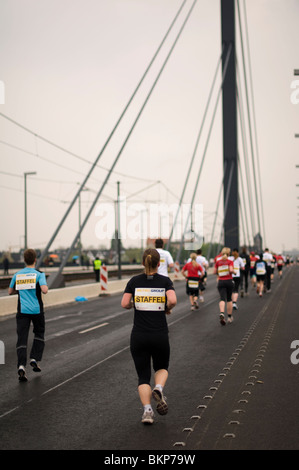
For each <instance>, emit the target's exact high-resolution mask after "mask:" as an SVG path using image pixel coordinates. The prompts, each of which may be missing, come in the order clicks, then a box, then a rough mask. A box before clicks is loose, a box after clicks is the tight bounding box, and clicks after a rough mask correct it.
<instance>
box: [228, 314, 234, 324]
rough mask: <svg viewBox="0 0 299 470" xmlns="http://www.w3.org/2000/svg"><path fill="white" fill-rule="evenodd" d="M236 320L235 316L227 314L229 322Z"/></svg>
mask: <svg viewBox="0 0 299 470" xmlns="http://www.w3.org/2000/svg"><path fill="white" fill-rule="evenodd" d="M233 321H234V317H233V316H232V315H227V323H232V322H233Z"/></svg>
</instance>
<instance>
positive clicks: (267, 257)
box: [262, 248, 273, 292]
mask: <svg viewBox="0 0 299 470" xmlns="http://www.w3.org/2000/svg"><path fill="white" fill-rule="evenodd" d="M262 259H263V260H264V261H266V265H267V272H266V290H267V292H271V263H272V261H273V256H272V254H271V253H270V252H269V248H265V251H264V253H263V258H262Z"/></svg>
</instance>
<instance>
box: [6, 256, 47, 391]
mask: <svg viewBox="0 0 299 470" xmlns="http://www.w3.org/2000/svg"><path fill="white" fill-rule="evenodd" d="M24 261H25V264H26V267H25V268H24V269H21V270H20V271H18V272H17V273H15V275H14V276H13V278H12V280H11V282H10V285H9V289H8V294H9V295H12V294H16V293H17V294H18V309H17V317H16V319H17V336H18V340H17V357H18V365H17V367H18V375H19V380H20V381H22V382H25V381H27V377H26V371H25V367H26V363H27V340H28V334H29V329H30V323H31V321H32V323H33V333H34V339H33V344H32V348H31V353H30V365H31V367H32V368H33V371H34V372H40V371H41V368H40V365H39V362H40V361H41V359H42V355H43V351H44V347H45V341H44V336H45V317H44V306H43V301H42V293H43V294H46V293H47V292H48V286H47V282H46V276H45V274H44V273H42V272H40V271H37V270H36V269H35V263H36V252H35V251H34V250H32V249H28V250H25V252H24Z"/></svg>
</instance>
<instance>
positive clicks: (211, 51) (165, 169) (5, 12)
mask: <svg viewBox="0 0 299 470" xmlns="http://www.w3.org/2000/svg"><path fill="white" fill-rule="evenodd" d="M181 3H182V0H163V1H161V0H151V1H148V0H87V1H82V0H63V1H58V0H43V1H42V2H41V1H38V0H27V1H26V2H23V1H22V0H1V3H0V10H1V14H0V57H1V62H0V63H1V66H0V80H1V81H2V82H3V83H4V85H5V104H1V105H0V112H1V113H3V114H5V115H6V116H9V117H10V118H12V119H13V120H15V121H16V122H18V123H20V124H22V125H23V126H25V127H27V128H29V129H31V130H32V131H33V132H34V133H36V134H38V135H41V136H43V137H45V138H47V139H49V140H51V141H53V142H55V143H56V144H57V145H59V146H61V147H64V148H65V149H68V150H69V151H71V152H74V153H75V154H76V155H78V156H81V157H82V158H84V159H86V160H88V161H89V162H93V161H94V160H95V158H96V156H97V155H98V153H99V151H100V149H101V148H102V146H103V144H104V142H105V141H106V139H107V137H108V135H109V133H110V132H111V130H112V128H113V126H114V124H115V123H116V120H117V119H118V117H119V115H120V113H121V112H122V110H123V108H124V106H125V104H126V103H127V101H128V99H129V97H130V96H131V94H132V92H133V90H134V89H135V87H136V85H137V83H138V81H139V79H140V78H141V76H142V74H143V72H144V70H145V68H146V67H147V65H148V63H149V61H150V59H151V58H152V56H153V54H154V52H155V50H156V49H157V47H158V45H159V43H160V41H161V39H162V37H163V36H164V34H165V32H166V30H167V28H168V27H169V25H170V23H171V21H172V19H173V18H174V16H175V14H176V12H177V11H178V8H179V6H180V5H181ZM191 4H192V1H191V0H190V1H188V2H187V3H186V6H185V8H184V10H183V14H182V16H181V18H180V20H179V21H178V25H177V26H176V28H175V29H174V31H173V33H172V35H171V36H170V38H169V40H168V42H167V43H166V44H165V47H164V48H163V50H162V51H161V56H160V57H159V60H158V61H157V64H155V66H154V67H153V69H152V70H151V72H150V74H149V76H148V78H147V79H146V81H145V83H144V85H143V86H142V88H141V89H140V92H139V93H138V96H137V97H136V100H135V101H134V103H133V104H132V106H131V107H130V111H129V112H128V114H127V115H126V118H125V119H124V121H123V122H122V124H121V126H120V128H119V130H118V132H117V134H116V135H115V136H114V138H113V140H112V141H111V144H110V145H109V147H108V148H107V151H106V152H105V153H104V155H103V157H102V158H101V160H100V162H99V164H100V165H101V166H103V167H104V168H109V167H110V165H111V163H112V161H113V160H114V158H115V156H116V155H117V153H118V152H119V150H120V148H121V146H122V144H123V141H124V139H125V137H126V136H127V133H128V131H129V129H130V127H131V125H132V123H133V121H134V119H135V117H136V115H137V113H138V111H139V109H140V106H141V104H142V103H143V101H144V99H145V97H146V95H147V93H148V91H149V89H150V87H151V85H152V83H153V80H154V79H155V77H156V75H157V73H158V70H159V67H160V66H161V64H162V61H163V60H164V58H165V57H166V54H167V53H168V51H169V48H170V45H171V44H172V42H173V40H174V38H175V36H176V34H177V31H178V28H179V27H180V25H181V24H182V21H183V18H185V16H186V14H187V11H188V10H189V8H190V6H191ZM240 8H241V15H242V21H243V19H244V16H243V15H244V7H243V0H240ZM246 9H247V18H248V28H249V40H250V51H251V64H252V78H253V85H254V99H255V111H256V122H257V135H258V148H259V163H260V170H261V185H262V193H263V203H264V215H265V230H266V243H267V245H268V246H269V248H270V249H272V250H274V251H280V250H282V249H283V248H285V249H291V248H294V247H297V246H298V236H297V218H298V217H297V213H298V209H297V205H298V206H299V204H298V201H297V197H299V188H296V184H297V183H299V169H297V170H296V168H295V166H296V164H298V163H299V159H298V154H299V139H295V138H294V134H295V133H298V132H299V104H293V103H292V102H291V99H290V97H291V93H292V91H293V90H292V88H291V84H292V82H293V81H294V80H296V77H294V75H293V69H294V68H299V63H298V44H299V32H298V31H299V30H298V21H299V2H298V1H297V0H247V2H246ZM236 14H237V10H236ZM220 27H221V25H220V0H212V1H211V0H198V2H197V4H196V7H195V9H194V11H193V13H192V15H191V17H190V19H189V21H188V23H187V25H186V28H185V30H184V32H183V33H182V36H181V38H180V40H179V42H178V43H177V46H176V48H175V50H174V52H173V55H172V56H171V58H170V60H169V62H168V64H167V67H166V69H165V70H164V72H163V74H162V76H161V79H160V80H159V82H158V84H157V86H156V88H155V90H154V92H153V94H152V96H151V99H150V101H149V102H148V104H147V106H146V108H145V110H144V112H143V114H142V116H141V118H140V121H139V122H138V124H137V125H136V128H135V130H134V132H133V134H132V136H131V138H130V139H129V141H128V143H127V145H126V147H125V149H124V151H123V153H122V155H121V157H120V160H119V163H118V164H117V166H116V171H117V172H118V174H113V175H112V176H111V179H110V181H109V183H108V185H107V187H106V188H105V190H104V196H103V197H102V198H101V199H100V201H105V202H107V201H109V200H112V199H115V197H116V182H117V181H118V180H119V181H120V183H121V185H120V188H121V194H122V195H123V196H126V197H127V198H128V199H127V200H128V201H130V199H129V196H130V195H132V194H134V193H135V192H138V191H140V190H141V189H144V188H146V187H147V186H149V185H150V184H151V183H152V182H155V181H158V180H159V181H161V184H157V185H155V186H153V187H152V188H151V189H148V190H145V191H144V192H141V193H140V194H139V195H138V196H136V197H135V198H131V200H132V201H133V200H134V201H136V200H139V201H141V202H144V201H145V200H148V201H149V200H150V201H153V200H155V201H164V202H167V203H169V204H170V203H173V202H176V201H177V198H178V197H179V196H180V194H181V191H182V188H183V184H184V180H185V177H186V174H187V168H188V165H189V162H190V160H191V156H192V153H193V150H194V145H195V141H196V137H197V134H198V131H199V128H200V125H201V121H202V116H203V112H204V107H205V105H206V101H207V97H208V93H209V88H210V84H211V80H212V77H213V74H214V71H215V68H216V63H217V61H218V59H219V55H220V50H221V40H220ZM236 30H237V44H238V46H237V51H238V63H239V68H240V72H241V85H242V92H243V99H244V106H245V93H244V82H243V78H242V77H243V72H242V56H241V53H240V41H239V28H238V23H237V24H236ZM243 34H244V35H245V29H244V21H243ZM246 59H247V56H246ZM247 66H248V63H247ZM247 70H248V71H249V69H247ZM248 79H249V77H248ZM219 83H220V77H218V81H217V84H218V86H219ZM214 96H215V95H214ZM214 101H215V98H214ZM214 101H212V106H213V103H214ZM211 110H212V107H211ZM221 118H222V115H221V102H220V106H219V107H218V110H217V115H216V120H215V124H214V127H213V131H212V134H211V139H210V143H209V147H208V151H207V154H206V159H205V163H204V167H203V172H202V175H201V178H200V185H199V189H198V192H197V197H196V201H197V202H198V203H201V204H203V209H204V235H205V236H206V239H207V241H208V240H209V234H210V233H211V228H212V224H213V220H214V214H213V213H214V212H215V208H216V201H217V196H218V191H219V188H220V182H221V179H222V130H221V129H222V128H221ZM210 120H211V111H210V113H209V114H208V116H207V122H206V126H205V129H204V132H203V135H202V139H201V141H200V145H199V148H198V152H197V157H196V162H195V164H194V172H193V175H192V178H191V179H190V184H189V187H188V191H187V194H186V197H185V201H186V202H188V201H189V200H190V198H191V196H192V193H193V187H194V182H195V179H196V175H197V171H198V168H199V165H200V162H201V158H202V154H203V149H204V147H205V143H206V136H207V131H208V126H209V123H210ZM0 140H1V141H2V142H6V143H8V144H12V145H14V146H16V147H19V148H21V149H23V150H27V151H28V152H31V154H30V153H25V152H24V151H20V150H17V149H16V148H12V147H10V146H8V145H6V144H4V143H0V152H1V153H0V163H1V164H0V171H1V172H2V173H0V195H1V200H2V210H1V221H2V224H1V227H2V229H1V236H0V249H9V247H11V248H12V249H18V248H19V247H20V245H23V243H24V239H23V235H24V202H23V198H24V196H23V187H24V179H23V173H24V172H26V171H36V172H37V175H36V176H32V177H30V178H28V240H29V245H30V246H34V247H40V248H41V247H42V246H44V245H45V244H46V242H47V241H48V240H49V238H50V236H51V235H52V233H53V231H54V229H55V228H56V226H57V225H58V223H59V221H60V219H61V217H62V215H63V214H64V212H65V210H66V208H67V205H66V203H64V202H63V201H71V199H72V198H73V196H74V194H75V192H76V191H77V188H78V184H77V183H79V182H81V181H83V178H84V175H85V174H86V173H87V171H88V169H89V166H90V164H89V163H87V162H84V161H82V160H80V159H78V158H75V157H74V156H71V155H69V154H67V153H64V152H61V151H59V150H58V149H55V148H54V147H53V146H50V145H49V144H46V143H45V142H43V141H41V140H40V139H38V138H37V137H34V136H33V135H31V134H29V133H27V132H25V131H24V130H22V129H20V128H19V127H18V126H16V125H14V124H12V123H11V122H9V121H7V120H6V119H4V118H3V117H1V116H0ZM247 142H248V144H249V136H248V135H247ZM248 148H250V147H248ZM239 150H240V157H241V162H243V148H242V140H241V135H239ZM32 154H34V155H32ZM250 158H251V156H250ZM50 161H51V162H54V163H50ZM58 165H62V166H64V167H67V169H65V168H62V167H61V166H58ZM242 165H243V163H242ZM243 166H244V165H243ZM3 172H6V173H10V175H8V174H4V173H3ZM106 174H107V172H106V171H105V170H104V169H100V168H97V169H96V170H95V172H94V174H93V177H92V179H91V180H90V181H89V182H88V183H87V187H88V188H89V189H90V191H85V192H84V193H83V194H82V219H83V218H84V215H85V214H86V212H87V210H88V207H89V204H91V202H92V201H93V198H94V196H95V191H97V190H98V189H99V187H100V185H101V184H102V182H103V179H104V178H105V176H106ZM243 179H244V181H245V176H244V178H243ZM251 181H252V184H253V180H251ZM240 184H241V182H240ZM246 191H247V190H246ZM254 209H255V206H254ZM221 213H222V206H221ZM247 215H249V210H248V209H247ZM220 216H221V214H220ZM97 222H98V217H96V216H95V215H93V216H92V217H91V218H90V220H89V222H88V224H87V226H86V228H85V230H84V232H83V235H82V241H83V244H84V245H91V244H92V245H94V246H98V245H99V244H100V243H102V241H100V240H99V239H98V238H97V237H96V235H95V227H96V224H97ZM220 225H221V217H220V218H219V220H218V222H217V230H218V231H217V232H216V238H217V239H218V237H219V228H220ZM255 225H256V226H257V222H256V221H255ZM77 228H78V205H77V204H76V206H75V207H74V210H73V211H72V214H71V217H70V218H69V220H68V221H67V222H66V223H65V225H64V227H63V229H62V230H61V232H60V234H59V235H58V237H57V240H56V241H55V242H54V244H53V248H55V247H57V246H66V245H68V244H70V243H71V242H72V241H73V237H74V235H75V233H76V231H77ZM250 236H251V233H250ZM241 242H243V237H241Z"/></svg>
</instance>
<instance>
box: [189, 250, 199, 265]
mask: <svg viewBox="0 0 299 470" xmlns="http://www.w3.org/2000/svg"><path fill="white" fill-rule="evenodd" d="M190 258H191V263H192V266H193V267H194V268H196V266H198V264H197V262H196V258H197V255H196V253H191V255H190Z"/></svg>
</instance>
